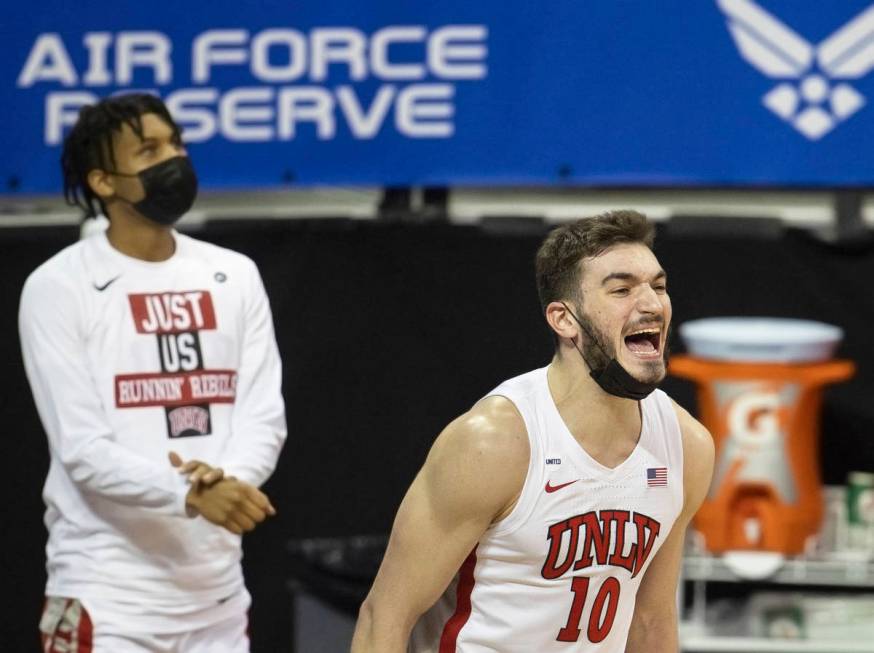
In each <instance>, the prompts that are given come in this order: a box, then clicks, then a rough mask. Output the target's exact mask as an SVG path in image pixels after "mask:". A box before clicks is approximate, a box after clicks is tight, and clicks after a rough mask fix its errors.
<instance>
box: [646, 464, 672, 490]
mask: <svg viewBox="0 0 874 653" xmlns="http://www.w3.org/2000/svg"><path fill="white" fill-rule="evenodd" d="M667 484H668V468H667V467H647V468H646V486H647V487H661V486H664V485H667Z"/></svg>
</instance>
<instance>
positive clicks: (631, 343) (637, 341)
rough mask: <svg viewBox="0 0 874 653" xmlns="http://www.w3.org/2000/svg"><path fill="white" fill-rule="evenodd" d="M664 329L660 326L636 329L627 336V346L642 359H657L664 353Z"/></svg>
mask: <svg viewBox="0 0 874 653" xmlns="http://www.w3.org/2000/svg"><path fill="white" fill-rule="evenodd" d="M661 344H662V330H661V328H659V327H646V328H642V329H636V330H634V331H632V332H631V333H629V334H628V335H627V336H625V348H626V349H628V351H630V352H631V353H632V354H633V355H634V356H635V357H636V358H639V359H641V360H657V359H659V358H661V355H662V347H661Z"/></svg>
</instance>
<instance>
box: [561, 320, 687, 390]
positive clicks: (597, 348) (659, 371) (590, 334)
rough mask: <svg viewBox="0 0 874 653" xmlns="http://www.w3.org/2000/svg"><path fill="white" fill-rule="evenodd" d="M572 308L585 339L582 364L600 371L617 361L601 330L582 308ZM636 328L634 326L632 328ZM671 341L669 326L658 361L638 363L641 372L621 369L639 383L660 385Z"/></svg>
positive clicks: (612, 348) (614, 352)
mask: <svg viewBox="0 0 874 653" xmlns="http://www.w3.org/2000/svg"><path fill="white" fill-rule="evenodd" d="M574 308H575V309H576V312H577V315H579V322H580V324H581V325H582V326H583V329H584V335H585V336H586V337H585V338H581V339H580V344H581V347H580V355H581V356H582V357H583V362H585V363H586V365H588V367H589V370H591V371H595V370H602V369H604V368H605V367H607V365H609V363H610V361H611V360H612V359H614V358H615V359H617V362H618V356H617V352H616V348H615V347H614V346H613V345H612V344H611V342H610V339H609V338H608V337H607V335H606V334H605V333H604V331H603V330H602V329H600V328H599V327H598V326H597V325H596V324H595V323H594V321H593V320H592V318H590V317H589V316H588V315H587V314H586V313H585V312H584V311H583V310H582V307H581V306H579V305H578V304H576V303H575V304H574ZM658 324H659V326H661V325H663V324H664V319H663V318H659V321H658ZM634 328H637V327H636V326H635V327H633V328H632V330H633V329H634ZM670 339H671V326H670V325H669V326H668V331H667V334H666V337H665V344H664V349H663V351H662V356H661V358H660V359H658V360H651V361H640V363H641V365H642V366H643V372H642V373H640V372H637V371H635V372H632V371H631V370H629V369H626V368H625V366H624V365H622V368H623V369H625V371H626V372H628V373H629V374H630V375H631V376H632V377H634V378H635V379H637V380H638V381H640V382H641V383H660V382H661V381H662V380H664V378H665V376H666V375H667V367H668V354H669V352H668V343H669V342H670Z"/></svg>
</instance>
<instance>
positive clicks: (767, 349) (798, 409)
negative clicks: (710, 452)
mask: <svg viewBox="0 0 874 653" xmlns="http://www.w3.org/2000/svg"><path fill="white" fill-rule="evenodd" d="M680 335H681V336H682V338H683V341H684V342H685V344H686V347H687V349H688V351H689V352H690V355H688V356H675V357H673V358H672V359H671V361H670V368H669V369H670V372H671V374H673V375H675V376H679V377H684V378H687V379H691V380H693V381H695V382H696V383H697V384H698V407H699V417H700V419H701V421H702V422H703V423H704V425H705V426H706V427H707V428H708V429H710V432H711V433H712V434H713V438H714V440H715V442H716V469H715V470H714V476H713V483H712V485H711V487H710V492H709V494H708V495H707V498H706V499H705V501H704V503H703V505H702V506H701V510H700V511H699V512H698V514H697V515H696V517H695V521H694V525H695V528H696V529H697V530H698V531H699V532H700V533H701V534H703V536H704V539H705V545H706V547H707V549H708V550H710V551H713V552H715V553H724V552H727V551H744V550H746V551H772V552H777V553H781V554H784V555H793V554H799V553H801V552H803V551H804V549H805V546H806V544H807V540H808V538H809V537H810V536H813V535H816V534H817V533H818V532H819V527H820V523H821V521H822V514H823V497H822V488H821V481H820V472H819V464H820V461H819V413H820V407H821V404H822V387H823V386H824V385H826V384H828V383H834V382H836V381H843V380H846V379H848V378H850V377H851V376H852V375H853V372H854V369H855V367H854V365H853V363H852V362H850V361H839V360H829V358H830V357H831V355H832V353H833V352H834V349H835V347H836V346H837V344H838V343H839V342H840V339H841V337H842V332H841V330H840V329H839V328H838V327H834V326H831V325H828V324H822V323H820V322H810V321H806V320H787V319H771V318H710V319H705V320H696V321H693V322H687V323H686V324H684V325H682V326H681V327H680Z"/></svg>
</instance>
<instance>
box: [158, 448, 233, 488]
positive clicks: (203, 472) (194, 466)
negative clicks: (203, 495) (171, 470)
mask: <svg viewBox="0 0 874 653" xmlns="http://www.w3.org/2000/svg"><path fill="white" fill-rule="evenodd" d="M169 457H170V464H171V465H173V467H176V468H178V469H179V473H180V474H188V482H189V483H191V485H193V486H195V487H199V486H206V487H210V486H211V485H214V484H215V483H218V482H219V481H220V480H222V478H224V475H225V473H224V471H223V470H222V468H221V467H211V466H209V465H207V464H206V463H205V462H201V461H200V460H189V461H188V462H183V461H182V457H181V456H180V455H179V454H178V453H176V452H175V451H171V452H170V454H169Z"/></svg>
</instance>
